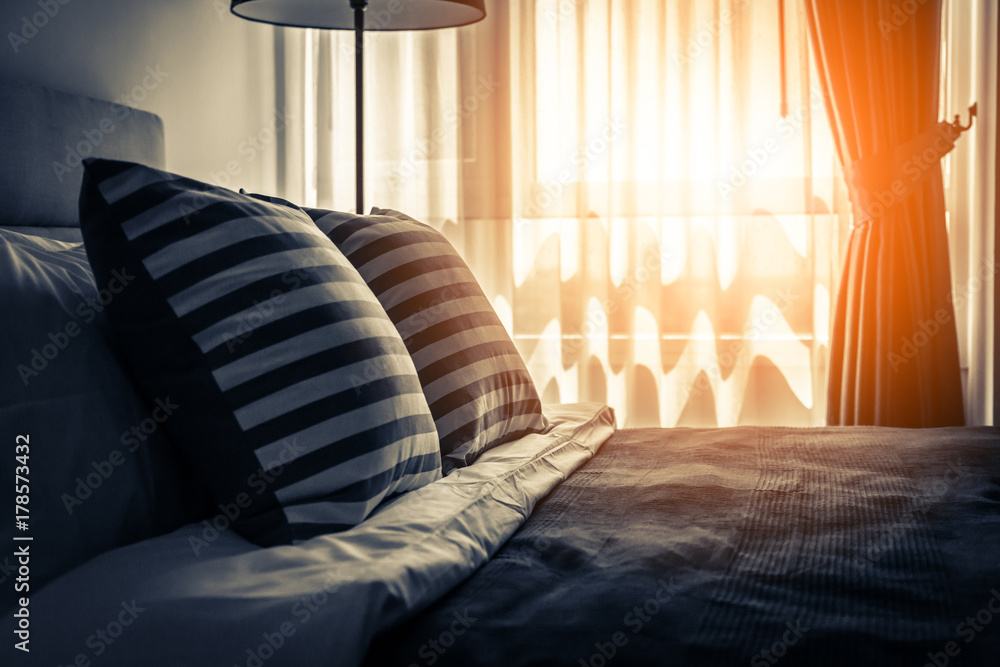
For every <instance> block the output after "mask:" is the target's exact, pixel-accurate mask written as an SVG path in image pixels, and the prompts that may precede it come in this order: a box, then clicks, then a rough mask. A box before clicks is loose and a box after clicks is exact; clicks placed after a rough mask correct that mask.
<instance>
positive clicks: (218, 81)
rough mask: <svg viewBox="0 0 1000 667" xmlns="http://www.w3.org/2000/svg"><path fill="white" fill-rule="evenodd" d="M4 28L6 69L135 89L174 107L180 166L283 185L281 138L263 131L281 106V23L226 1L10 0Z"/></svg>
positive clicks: (79, 84) (67, 86)
mask: <svg viewBox="0 0 1000 667" xmlns="http://www.w3.org/2000/svg"><path fill="white" fill-rule="evenodd" d="M46 10H47V12H48V14H49V15H46V13H45V11H46ZM26 20H27V21H28V26H26V25H25V21H26ZM29 26H30V27H29ZM37 26H41V27H37ZM0 30H2V33H3V35H4V40H3V43H2V44H0V50H2V52H3V57H2V58H0V77H6V78H11V79H17V80H21V81H30V82H34V83H40V84H42V85H45V86H49V87H52V88H58V89H60V90H66V91H69V92H73V93H80V94H84V95H89V96H91V97H97V98H102V99H111V100H118V99H119V98H121V97H122V96H126V98H127V99H126V100H125V101H126V103H128V104H130V105H131V106H135V107H137V108H139V109H144V110H147V111H152V112H154V113H157V114H159V115H160V116H161V117H162V118H163V122H164V125H165V128H166V152H167V168H168V169H169V170H171V171H175V172H178V173H181V174H184V175H186V176H190V177H192V178H197V179H200V180H205V181H211V180H216V181H223V180H224V177H217V178H215V179H213V174H220V173H221V172H223V171H224V170H225V169H226V167H227V164H229V166H231V167H234V171H237V170H238V171H239V174H238V175H237V176H235V177H234V178H233V179H232V181H231V182H230V183H229V185H230V187H234V188H239V187H245V188H247V189H248V190H253V191H258V192H268V193H270V192H274V190H275V185H276V176H275V174H276V164H277V162H276V155H277V149H276V142H275V141H274V139H273V136H271V134H270V132H269V131H264V132H263V135H261V134H260V133H261V131H262V130H264V128H267V127H268V125H269V123H270V122H271V120H272V119H273V117H274V111H275V96H274V32H273V31H274V28H272V27H271V26H268V25H263V24H259V23H252V22H249V21H245V20H243V19H240V18H238V17H236V16H233V15H232V14H230V13H229V3H228V2H227V1H224V0H169V2H165V1H163V0H4V2H3V3H2V4H0ZM150 73H156V74H157V75H156V76H155V77H154V76H151V75H150ZM251 137H256V138H258V142H257V145H258V146H259V147H260V150H258V149H257V148H256V147H254V146H253V144H251V143H250V141H248V140H249V139H250V138H251ZM269 137H270V140H268V139H269ZM244 142H245V143H244ZM223 184H225V183H223Z"/></svg>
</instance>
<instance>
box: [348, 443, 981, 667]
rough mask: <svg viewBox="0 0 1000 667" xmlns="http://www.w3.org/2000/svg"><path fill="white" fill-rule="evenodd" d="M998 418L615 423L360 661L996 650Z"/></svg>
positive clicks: (712, 659) (961, 654) (942, 657)
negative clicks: (502, 540) (598, 444)
mask: <svg viewBox="0 0 1000 667" xmlns="http://www.w3.org/2000/svg"><path fill="white" fill-rule="evenodd" d="M998 658H1000V430H997V429H990V428H945V429H931V430H908V429H888V428H870V427H838V428H824V429H792V428H750V427H741V428H733V429H711V430H692V429H671V430H667V429H663V430H660V429H650V430H625V431H618V432H617V433H615V435H614V436H612V438H611V439H610V440H609V441H608V442H607V443H606V444H605V445H604V447H603V448H602V449H601V451H600V452H599V453H598V454H597V455H596V456H595V457H594V458H593V459H592V460H591V461H589V462H588V463H587V464H585V465H584V466H582V467H581V468H580V469H579V470H578V471H577V472H576V473H575V474H574V475H573V476H572V477H571V478H570V479H569V480H567V481H566V482H564V483H563V484H561V485H560V486H559V487H558V488H557V489H556V490H555V491H553V492H552V493H551V494H550V495H549V496H548V497H547V498H546V499H545V500H543V501H542V502H541V503H539V504H538V506H537V508H536V510H535V512H534V514H533V515H532V517H531V518H530V519H529V520H528V521H527V522H526V523H525V524H524V525H523V526H522V527H521V528H520V529H519V530H518V531H517V533H515V535H514V536H513V537H512V538H511V540H510V541H509V542H507V544H506V545H505V546H504V547H503V548H502V549H501V550H500V551H499V552H498V553H497V554H496V556H494V557H493V558H492V559H491V560H490V561H489V562H488V563H487V564H486V565H485V566H484V567H483V568H482V569H480V570H479V571H478V572H476V574H475V575H473V576H472V577H471V578H470V579H468V580H467V581H466V582H464V583H463V584H462V585H461V586H459V587H458V588H456V589H455V590H454V591H453V592H452V593H450V594H449V595H448V596H446V597H445V598H443V599H442V600H440V601H439V602H437V603H436V604H434V605H433V606H432V607H431V608H430V609H429V610H428V611H427V612H425V613H424V614H422V615H420V616H419V617H417V618H415V619H413V620H411V621H409V622H408V623H405V624H403V625H401V626H400V627H398V628H396V629H395V630H394V631H391V632H389V633H384V634H382V635H381V636H379V637H378V638H376V640H375V642H374V644H373V647H372V650H371V652H370V653H369V656H368V660H367V663H366V664H367V665H369V666H370V667H376V666H383V665H436V666H447V665H456V666H457V665H461V666H463V667H470V666H474V665H512V666H513V665H573V666H574V667H580V666H581V665H583V666H587V665H591V666H594V667H600V666H601V665H605V664H612V662H613V663H614V664H621V665H657V666H661V665H740V664H742V665H746V664H750V665H752V666H754V667H758V666H761V665H773V664H778V663H779V661H780V664H783V665H784V664H803V665H896V664H900V665H911V666H913V667H920V666H921V665H924V664H930V665H936V667H941V666H942V665H945V664H955V665H996V664H1000V660H998Z"/></svg>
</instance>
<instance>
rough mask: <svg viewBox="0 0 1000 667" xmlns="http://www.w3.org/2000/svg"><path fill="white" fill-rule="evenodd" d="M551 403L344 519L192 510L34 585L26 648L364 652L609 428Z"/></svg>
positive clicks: (118, 654)
mask: <svg viewBox="0 0 1000 667" xmlns="http://www.w3.org/2000/svg"><path fill="white" fill-rule="evenodd" d="M545 413H546V416H547V417H548V418H549V419H550V421H551V422H552V423H553V428H552V429H551V430H550V431H549V432H547V433H545V434H540V435H529V436H526V437H524V438H522V439H521V440H518V441H516V442H512V443H508V444H506V445H502V446H501V447H498V448H496V449H494V450H490V451H488V452H486V453H485V454H484V455H483V456H482V457H481V458H480V459H479V460H478V461H477V462H476V463H475V464H474V465H472V466H469V467H467V468H462V469H459V470H456V471H454V472H453V473H452V474H450V475H448V476H447V477H445V478H443V479H441V480H439V481H437V482H434V483H432V484H430V485H428V486H426V487H423V488H421V489H418V490H416V491H413V492H410V493H408V494H406V495H404V496H402V497H400V498H398V499H396V500H395V501H393V502H392V503H390V504H387V505H386V506H385V507H384V508H382V509H381V510H379V511H378V512H377V513H376V514H375V515H373V516H372V517H370V518H369V519H368V520H366V521H365V522H364V523H362V524H361V525H359V526H357V527H356V528H353V529H351V530H349V531H346V532H343V533H339V534H335V535H327V536H321V537H317V538H314V539H311V540H309V541H306V542H303V543H301V544H297V545H294V546H283V547H272V548H259V547H256V546H254V545H252V544H250V543H249V542H247V541H246V540H244V539H243V538H241V537H240V536H239V535H237V534H236V533H235V532H234V531H232V530H223V531H221V532H218V533H216V534H213V533H212V532H211V531H206V526H205V525H203V524H198V525H193V526H187V527H185V528H182V529H181V530H178V531H176V532H174V533H171V534H169V535H163V536H160V537H157V538H155V539H151V540H147V541H145V542H141V543H138V544H134V545H131V546H128V547H124V548H121V549H117V550H115V551H112V552H109V553H106V554H102V555H101V556H98V557H97V558H95V559H93V560H91V561H90V562H88V563H86V564H84V565H82V566H81V567H78V568H77V569H75V570H73V571H72V572H70V573H68V574H66V575H64V576H63V577H61V578H59V579H57V580H56V581H54V582H53V583H51V584H49V585H48V586H47V587H45V588H44V589H43V590H41V591H39V592H37V593H35V594H33V595H32V597H31V603H30V610H31V642H30V648H31V656H30V660H29V661H27V662H28V663H29V664H50V665H53V664H54V665H71V664H85V663H84V662H81V659H80V657H79V656H83V658H84V659H85V660H87V661H89V663H90V664H94V665H97V664H114V665H140V664H141V665H146V666H150V667H153V666H157V665H164V666H169V667H178V666H183V667H195V666H198V665H212V666H213V667H214V666H219V665H240V666H245V667H263V666H265V665H266V666H268V667H272V666H275V665H294V666H296V667H309V666H312V665H338V666H351V665H356V664H358V663H359V662H360V661H361V659H362V658H363V656H364V653H365V651H366V649H367V647H368V645H369V643H370V641H371V639H372V637H373V636H374V635H375V634H376V633H377V632H379V631H380V630H383V629H386V628H388V627H389V626H391V625H393V624H395V623H397V622H399V621H401V620H402V619H404V618H406V617H408V616H410V615H412V614H414V613H416V612H417V611H419V610H421V609H423V608H425V607H426V606H428V605H429V604H430V603H432V602H433V601H434V600H436V599H438V598H439V597H440V596H442V595H443V594H445V593H446V592H447V591H448V590H450V589H451V588H453V587H454V586H455V585H457V584H458V583H460V582H461V581H463V580H464V579H465V578H466V577H468V576H469V575H470V574H472V572H474V571H475V570H476V569H477V568H478V567H479V566H480V565H482V564H483V563H484V562H485V561H486V560H487V559H488V558H489V557H490V556H491V555H492V554H493V553H494V552H495V551H496V550H497V549H498V548H499V547H500V546H501V545H502V544H503V543H504V542H505V541H506V540H507V538H508V537H510V535H511V534H512V533H513V532H514V531H515V530H516V529H517V528H518V527H519V526H520V525H521V523H522V522H523V521H524V520H525V518H526V517H527V516H528V515H529V514H530V513H531V510H532V509H533V508H534V505H535V503H536V502H537V501H538V500H539V499H540V498H542V497H543V496H544V495H545V494H546V493H548V492H549V491H550V490H551V489H552V488H553V487H554V486H555V485H556V484H558V483H559V482H560V481H562V480H563V479H565V478H566V477H568V476H569V475H570V474H571V473H572V472H573V471H574V470H576V468H577V467H579V466H580V465H581V464H582V463H584V462H585V461H586V460H588V459H589V458H590V457H591V456H593V455H594V454H595V453H596V452H597V450H598V448H599V447H600V446H601V445H602V444H603V443H604V442H605V441H606V440H607V439H608V437H610V435H611V434H612V432H613V431H614V429H615V420H614V413H613V412H612V411H611V409H610V408H607V407H605V406H602V405H599V404H573V405H550V406H546V408H545ZM195 552H197V554H196V553H195ZM38 557H43V556H42V555H41V554H39V555H38ZM12 621H13V619H10V618H7V619H4V622H3V626H4V634H5V636H7V637H11V636H12V633H13V630H14V627H13V623H12ZM443 629H444V628H443ZM24 657H25V658H27V657H28V656H24Z"/></svg>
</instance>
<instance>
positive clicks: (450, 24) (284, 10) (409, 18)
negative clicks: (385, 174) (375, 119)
mask: <svg viewBox="0 0 1000 667" xmlns="http://www.w3.org/2000/svg"><path fill="white" fill-rule="evenodd" d="M231 10H232V12H233V14H236V15H237V16H240V17H242V18H245V19H249V20H251V21H260V22H262V23H271V24H273V25H280V26H290V27H295V28H320V29H327V30H354V57H355V64H354V108H355V115H354V118H355V162H356V172H357V173H356V178H357V212H358V213H359V214H363V213H364V178H365V169H364V48H365V46H364V45H365V42H364V31H365V30H433V29H436V28H454V27H458V26H463V25H468V24H470V23H475V22H476V21H479V20H481V19H482V18H483V17H485V16H486V7H485V0H370V1H368V0H232V6H231ZM366 13H369V14H370V16H371V20H369V21H367V23H366V21H365V14H366Z"/></svg>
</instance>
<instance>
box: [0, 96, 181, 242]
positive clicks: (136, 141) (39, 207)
mask: <svg viewBox="0 0 1000 667" xmlns="http://www.w3.org/2000/svg"><path fill="white" fill-rule="evenodd" d="M0 110H2V111H0V146H3V159H2V160H0V201H2V202H3V207H2V209H0V227H4V228H7V229H13V230H15V231H20V232H23V233H27V234H34V235H36V236H46V237H48V238H55V239H61V240H67V241H79V240H80V231H79V226H80V222H79V216H78V213H77V200H78V199H79V195H80V183H81V181H82V179H83V168H82V167H81V164H80V162H81V160H82V159H83V158H86V157H91V156H99V157H109V158H117V159H121V160H131V161H133V162H141V163H144V164H147V165H149V166H151V167H158V168H163V166H164V148H163V121H162V120H161V119H160V117H159V116H157V115H156V114H152V113H149V112H146V111H139V110H138V109H132V108H131V107H127V106H123V105H121V104H116V103H113V102H106V101H102V100H97V99H94V98H91V97H85V96H83V95H73V94H70V93H64V92H61V91H57V90H52V89H50V88H45V87H43V86H38V85H35V84H31V83H24V82H20V81H9V80H3V79H0Z"/></svg>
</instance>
